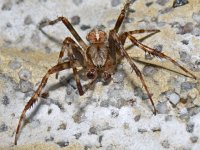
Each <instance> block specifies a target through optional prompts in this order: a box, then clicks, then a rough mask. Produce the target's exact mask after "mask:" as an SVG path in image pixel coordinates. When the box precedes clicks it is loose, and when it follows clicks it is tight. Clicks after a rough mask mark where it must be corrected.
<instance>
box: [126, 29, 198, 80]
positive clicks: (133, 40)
mask: <svg viewBox="0 0 200 150" xmlns="http://www.w3.org/2000/svg"><path fill="white" fill-rule="evenodd" d="M127 34H128V35H127V36H128V38H129V39H130V40H131V41H132V43H133V44H135V45H136V46H138V47H139V48H141V49H142V50H144V51H145V52H148V53H150V54H152V55H153V56H157V57H159V58H165V59H167V60H169V61H171V62H172V63H173V64H174V65H176V66H178V67H179V68H180V69H181V70H183V71H184V72H185V73H187V74H190V75H191V76H192V78H194V79H196V76H195V75H193V74H192V73H191V72H189V71H188V70H187V69H186V68H184V67H183V66H181V65H180V64H179V63H178V62H177V61H175V60H174V59H172V58H171V57H169V56H167V55H165V54H164V53H162V52H158V51H156V49H153V48H150V47H148V46H146V45H144V44H142V43H141V42H139V41H138V40H137V39H136V38H135V37H133V36H132V35H130V34H129V33H127Z"/></svg>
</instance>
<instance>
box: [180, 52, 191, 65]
mask: <svg viewBox="0 0 200 150" xmlns="http://www.w3.org/2000/svg"><path fill="white" fill-rule="evenodd" d="M179 55H180V60H181V61H182V62H184V63H188V62H190V61H191V56H190V55H189V54H188V53H187V52H185V51H180V52H179Z"/></svg>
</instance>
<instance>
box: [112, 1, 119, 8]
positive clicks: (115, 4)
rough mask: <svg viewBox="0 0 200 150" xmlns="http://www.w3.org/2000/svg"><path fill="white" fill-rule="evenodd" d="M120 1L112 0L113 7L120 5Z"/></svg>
mask: <svg viewBox="0 0 200 150" xmlns="http://www.w3.org/2000/svg"><path fill="white" fill-rule="evenodd" d="M120 3H121V2H120V0H112V1H111V5H112V7H116V6H117V5H119V4H120Z"/></svg>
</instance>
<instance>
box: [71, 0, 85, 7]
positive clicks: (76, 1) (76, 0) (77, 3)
mask: <svg viewBox="0 0 200 150" xmlns="http://www.w3.org/2000/svg"><path fill="white" fill-rule="evenodd" d="M72 2H73V3H74V4H76V5H77V6H78V5H80V4H81V3H82V2H83V0H73V1H72Z"/></svg>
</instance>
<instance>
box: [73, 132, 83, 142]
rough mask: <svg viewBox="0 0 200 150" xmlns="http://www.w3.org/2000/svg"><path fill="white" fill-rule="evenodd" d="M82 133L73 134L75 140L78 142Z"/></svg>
mask: <svg viewBox="0 0 200 150" xmlns="http://www.w3.org/2000/svg"><path fill="white" fill-rule="evenodd" d="M81 135H82V133H77V134H74V136H75V138H76V139H77V140H78V139H79V138H80V137H81Z"/></svg>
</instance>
